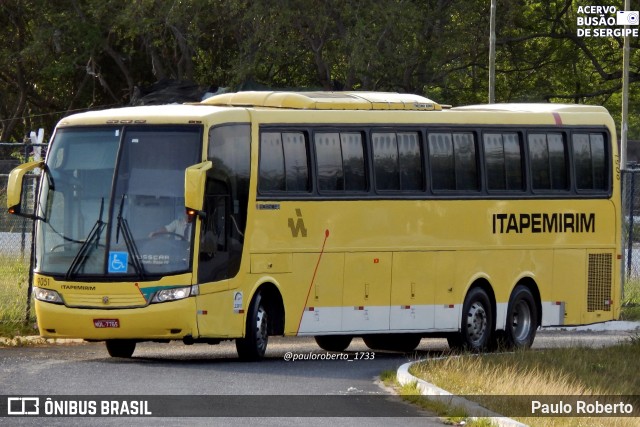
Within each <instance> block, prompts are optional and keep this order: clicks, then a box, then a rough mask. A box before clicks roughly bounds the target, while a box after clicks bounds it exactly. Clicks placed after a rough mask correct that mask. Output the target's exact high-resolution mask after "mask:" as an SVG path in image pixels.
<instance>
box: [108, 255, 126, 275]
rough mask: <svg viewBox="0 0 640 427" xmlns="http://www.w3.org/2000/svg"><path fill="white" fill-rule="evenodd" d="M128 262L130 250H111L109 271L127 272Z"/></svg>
mask: <svg viewBox="0 0 640 427" xmlns="http://www.w3.org/2000/svg"><path fill="white" fill-rule="evenodd" d="M128 263H129V253H128V252H109V273H126V272H127V264H128Z"/></svg>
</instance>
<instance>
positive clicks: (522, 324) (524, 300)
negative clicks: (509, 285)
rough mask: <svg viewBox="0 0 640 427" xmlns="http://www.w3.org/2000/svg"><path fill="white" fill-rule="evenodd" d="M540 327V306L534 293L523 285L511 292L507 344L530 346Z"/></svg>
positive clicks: (506, 328)
mask: <svg viewBox="0 0 640 427" xmlns="http://www.w3.org/2000/svg"><path fill="white" fill-rule="evenodd" d="M537 328H538V307H537V306H536V302H535V299H534V297H533V294H532V293H531V291H530V290H529V288H527V287H526V286H523V285H518V286H516V288H515V289H514V290H513V292H512V293H511V297H510V298H509V306H508V308H507V321H506V325H505V334H506V345H507V346H508V347H509V348H529V347H531V345H532V344H533V340H534V338H535V337H536V329H537Z"/></svg>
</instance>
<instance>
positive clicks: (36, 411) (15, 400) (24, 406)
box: [7, 397, 40, 415]
mask: <svg viewBox="0 0 640 427" xmlns="http://www.w3.org/2000/svg"><path fill="white" fill-rule="evenodd" d="M7 415H40V398H38V397H9V398H7Z"/></svg>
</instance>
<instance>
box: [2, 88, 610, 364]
mask: <svg viewBox="0 0 640 427" xmlns="http://www.w3.org/2000/svg"><path fill="white" fill-rule="evenodd" d="M615 141H616V136H615V127H614V123H613V120H612V119H611V117H610V115H609V114H608V113H607V111H606V110H605V109H604V108H602V107H597V106H584V105H558V104H494V105H478V106H466V107H459V108H450V107H448V106H442V105H439V104H437V103H436V102H433V101H431V100H429V99H427V98H424V97H421V96H416V95H410V94H397V93H378V92H239V93H230V94H223V95H217V96H214V97H212V98H209V99H207V100H205V101H202V102H201V103H197V104H185V105H165V106H144V107H130V108H118V109H110V110H105V111H97V112H88V113H82V114H77V115H72V116H69V117H66V118H64V119H62V121H60V123H59V124H58V125H57V127H56V130H55V132H54V135H53V137H52V141H51V143H50V147H49V150H48V153H47V157H46V161H44V162H32V163H28V164H25V165H22V166H19V167H18V168H16V169H15V170H14V171H13V172H12V174H11V177H10V186H9V189H8V195H7V196H8V206H9V210H10V212H13V213H16V214H20V215H25V216H29V217H31V218H33V219H34V220H35V221H36V223H35V225H36V227H35V236H34V239H35V251H34V252H35V253H34V283H33V286H34V287H33V294H34V296H35V308H36V314H37V319H38V327H39V329H40V334H41V335H42V336H43V337H48V338H70V337H73V338H82V339H85V340H90V341H106V346H107V350H108V351H109V354H110V355H111V356H114V357H131V356H132V354H133V352H134V350H135V346H136V343H138V342H142V341H159V342H167V341H170V340H182V341H183V342H184V343H186V344H192V343H209V344H215V343H219V342H221V341H223V340H235V343H236V347H237V351H238V354H239V356H240V357H241V358H244V359H247V360H255V359H260V358H262V357H263V356H264V354H265V350H266V347H267V342H268V338H269V336H276V335H286V336H314V337H315V339H316V341H317V343H318V345H319V346H320V347H321V348H323V349H325V350H329V351H344V350H345V349H347V348H348V346H349V345H350V343H351V340H352V338H354V337H361V338H363V340H364V342H365V344H366V345H367V346H369V347H370V348H372V349H382V350H396V351H410V350H413V349H414V348H416V346H417V345H418V344H419V342H420V340H421V339H422V338H424V337H432V336H436V337H446V338H447V339H448V342H449V345H450V346H451V347H453V348H462V349H468V350H471V351H484V350H490V349H491V348H493V347H495V346H496V345H498V344H500V343H502V344H503V345H505V346H508V347H528V346H530V345H531V344H532V342H533V340H534V337H535V334H536V330H537V329H538V328H539V327H544V326H551V325H580V324H589V323H595V322H602V321H606V320H612V319H616V318H617V317H618V315H619V309H620V306H619V300H620V280H621V279H620V273H619V272H620V262H621V261H620V259H621V255H620V254H621V243H620V239H621V233H620V217H621V215H620V172H619V167H618V154H617V148H616V143H615ZM35 168H40V169H41V170H42V174H41V178H40V188H39V193H38V197H37V201H36V203H35V206H34V208H33V210H32V211H29V210H28V209H27V206H28V203H27V201H26V200H22V199H25V197H23V196H22V193H23V191H22V181H23V177H24V175H25V173H27V172H28V171H30V170H33V169H35ZM25 181H26V180H25Z"/></svg>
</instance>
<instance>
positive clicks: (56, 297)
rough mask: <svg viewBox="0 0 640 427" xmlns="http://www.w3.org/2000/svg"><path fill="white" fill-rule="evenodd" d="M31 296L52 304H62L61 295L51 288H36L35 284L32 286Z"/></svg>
mask: <svg viewBox="0 0 640 427" xmlns="http://www.w3.org/2000/svg"><path fill="white" fill-rule="evenodd" d="M33 296H34V298H35V299H37V300H38V301H45V302H50V303H53V304H63V303H64V301H62V297H61V296H60V294H59V293H57V292H56V291H52V290H51V289H43V288H38V287H36V286H34V287H33Z"/></svg>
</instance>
